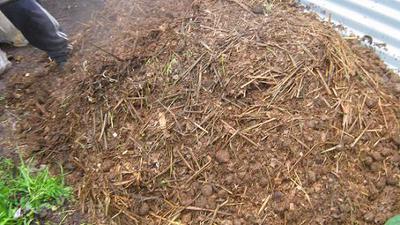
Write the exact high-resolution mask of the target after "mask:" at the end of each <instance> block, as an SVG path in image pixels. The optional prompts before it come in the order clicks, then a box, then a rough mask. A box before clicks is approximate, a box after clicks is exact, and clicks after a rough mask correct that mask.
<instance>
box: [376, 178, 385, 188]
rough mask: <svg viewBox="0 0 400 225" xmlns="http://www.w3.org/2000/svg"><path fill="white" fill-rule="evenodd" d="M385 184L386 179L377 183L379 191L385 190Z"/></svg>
mask: <svg viewBox="0 0 400 225" xmlns="http://www.w3.org/2000/svg"><path fill="white" fill-rule="evenodd" d="M385 184H386V179H384V178H381V179H379V180H378V182H376V184H375V185H376V187H377V188H378V189H383V188H384V187H385Z"/></svg>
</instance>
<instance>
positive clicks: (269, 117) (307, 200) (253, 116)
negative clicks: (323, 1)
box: [7, 0, 400, 225]
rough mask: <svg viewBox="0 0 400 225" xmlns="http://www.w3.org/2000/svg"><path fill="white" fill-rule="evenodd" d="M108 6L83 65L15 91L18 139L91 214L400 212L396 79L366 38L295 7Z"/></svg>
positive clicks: (198, 216) (104, 218)
mask: <svg viewBox="0 0 400 225" xmlns="http://www.w3.org/2000/svg"><path fill="white" fill-rule="evenodd" d="M260 5H262V9H263V11H260V9H259V7H260ZM105 9H107V10H106V11H104V12H101V13H99V14H97V15H96V17H93V19H92V21H91V22H90V23H87V24H86V26H85V29H82V31H81V32H80V33H79V34H78V35H77V36H75V37H74V39H73V42H74V45H75V47H76V52H75V53H74V56H73V58H72V62H73V66H74V69H73V70H72V72H71V73H68V74H64V76H61V77H57V78H55V74H53V73H51V72H44V73H37V74H34V75H32V76H18V75H15V76H13V77H12V78H11V80H10V83H9V85H8V87H7V88H8V95H7V103H8V105H9V107H11V108H13V109H14V110H16V111H17V112H19V114H18V116H19V118H20V120H19V121H18V123H17V124H16V127H17V131H16V132H15V135H16V136H17V137H18V142H19V143H23V145H24V146H27V147H26V148H25V152H29V153H31V154H35V155H37V156H39V155H40V156H41V157H42V158H41V161H42V162H44V163H50V164H57V163H62V164H63V165H64V167H65V168H68V172H69V173H70V174H69V175H68V183H69V184H70V185H73V186H74V187H75V190H76V195H77V199H78V203H77V207H79V209H80V210H82V212H84V213H86V215H87V216H88V218H89V220H90V221H92V222H93V223H94V224H235V225H236V224H383V223H384V221H385V220H386V219H387V218H389V217H390V216H393V215H394V214H396V213H398V212H399V211H400V199H399V196H400V190H399V174H400V173H399V172H400V171H399V163H400V154H399V141H398V140H399V134H400V131H399V118H400V100H399V97H400V96H399V93H398V92H397V91H396V90H397V89H396V87H397V86H398V85H399V83H400V82H399V77H398V76H397V75H396V74H393V73H392V72H391V71H389V70H387V69H386V67H385V65H384V64H383V63H382V62H381V61H380V60H379V59H378V58H377V57H376V55H375V54H374V53H373V52H372V51H371V50H370V49H366V48H364V47H361V46H360V45H359V42H358V41H357V40H356V39H351V38H350V39H343V38H341V37H340V36H339V34H338V33H337V32H336V31H335V30H334V29H333V28H332V26H331V25H330V24H327V23H323V22H321V21H319V20H318V18H317V17H316V16H315V15H312V14H307V13H304V12H303V10H302V8H300V7H299V6H298V5H296V4H294V3H293V2H291V1H271V2H259V1H258V2H257V1H246V2H245V1H239V0H232V1H212V0H204V1H189V0H188V1H179V2H178V3H177V1H172V0H163V1H161V0H160V1H116V0H115V1H109V2H107V3H106V6H105ZM51 78H54V79H51Z"/></svg>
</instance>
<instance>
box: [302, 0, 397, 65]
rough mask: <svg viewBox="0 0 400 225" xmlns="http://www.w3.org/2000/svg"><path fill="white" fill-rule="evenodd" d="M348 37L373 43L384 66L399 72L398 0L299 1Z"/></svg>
mask: <svg viewBox="0 0 400 225" xmlns="http://www.w3.org/2000/svg"><path fill="white" fill-rule="evenodd" d="M299 1H300V3H302V4H304V5H306V6H307V9H309V10H311V11H314V12H317V13H318V14H319V15H320V16H321V17H322V18H324V19H329V18H330V19H331V20H332V22H333V23H336V24H340V25H343V26H344V27H346V28H347V29H348V32H349V33H353V34H355V35H357V36H360V37H364V36H365V35H367V36H368V37H371V38H372V40H373V44H372V45H371V46H372V47H373V48H374V49H375V50H376V52H377V53H378V54H379V55H380V57H381V58H382V59H383V60H384V61H385V63H386V64H387V65H388V66H389V67H391V68H392V69H394V70H396V71H397V72H399V71H400V0H299Z"/></svg>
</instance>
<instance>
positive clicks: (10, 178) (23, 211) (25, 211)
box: [0, 158, 72, 225]
mask: <svg viewBox="0 0 400 225" xmlns="http://www.w3.org/2000/svg"><path fill="white" fill-rule="evenodd" d="M71 196H72V189H71V188H69V187H66V186H65V185H64V181H63V177H62V176H57V177H54V176H51V175H50V173H49V170H48V169H47V168H45V169H43V170H40V171H38V172H32V171H31V169H30V168H29V166H28V165H26V164H25V163H23V162H22V160H21V165H19V166H18V167H16V166H14V165H13V163H12V162H11V161H10V160H7V159H2V158H0V225H20V224H21V225H22V224H32V221H34V218H35V215H36V214H37V213H39V212H40V211H41V210H43V209H53V208H56V207H57V206H60V205H62V204H63V202H64V201H65V200H66V199H69V198H70V197H71Z"/></svg>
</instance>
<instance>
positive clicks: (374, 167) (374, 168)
mask: <svg viewBox="0 0 400 225" xmlns="http://www.w3.org/2000/svg"><path fill="white" fill-rule="evenodd" d="M370 168H371V171H372V172H379V170H380V168H381V166H380V165H379V163H377V162H374V163H372V164H371V167H370Z"/></svg>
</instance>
